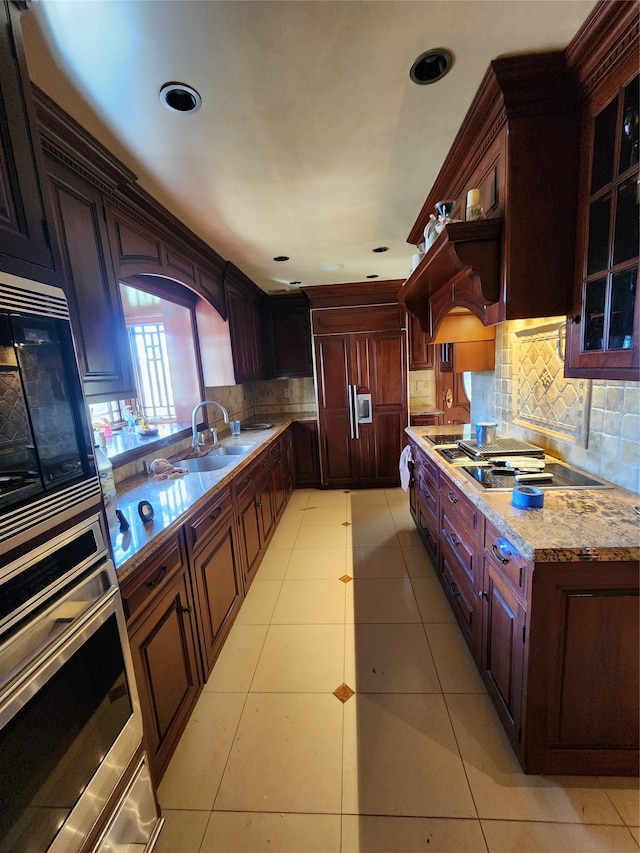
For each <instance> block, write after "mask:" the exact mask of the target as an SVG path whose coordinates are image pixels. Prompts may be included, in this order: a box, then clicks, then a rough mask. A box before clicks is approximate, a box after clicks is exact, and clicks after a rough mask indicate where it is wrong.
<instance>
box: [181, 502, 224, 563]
mask: <svg viewBox="0 0 640 853" xmlns="http://www.w3.org/2000/svg"><path fill="white" fill-rule="evenodd" d="M232 509H233V503H232V500H231V490H230V489H225V490H224V491H223V492H221V493H220V494H218V495H216V496H215V497H214V499H213V500H212V501H211V502H210V503H209V504H207V506H206V507H205V508H204V510H203V511H202V512H201V513H199V515H197V516H196V517H195V519H193V520H192V521H190V522H189V523H188V524H187V525H186V528H187V537H188V541H189V546H190V548H191V549H192V550H193V551H194V552H196V551H198V550H199V549H200V548H201V547H202V545H203V544H204V543H205V542H206V541H207V539H208V538H209V537H210V536H211V535H212V534H213V533H215V532H216V530H217V529H218V527H219V524H220V523H221V522H222V521H224V519H225V518H226V517H227V515H228V514H229V513H230V512H231V510H232Z"/></svg>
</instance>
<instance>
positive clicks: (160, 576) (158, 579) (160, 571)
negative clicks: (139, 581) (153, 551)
mask: <svg viewBox="0 0 640 853" xmlns="http://www.w3.org/2000/svg"><path fill="white" fill-rule="evenodd" d="M166 574H167V567H166V566H160V568H159V569H158V574H157V575H156V576H155V578H149V580H148V581H145V586H148V587H149V589H155V588H156V587H157V586H158V584H161V583H162V581H163V580H164V577H165V575H166Z"/></svg>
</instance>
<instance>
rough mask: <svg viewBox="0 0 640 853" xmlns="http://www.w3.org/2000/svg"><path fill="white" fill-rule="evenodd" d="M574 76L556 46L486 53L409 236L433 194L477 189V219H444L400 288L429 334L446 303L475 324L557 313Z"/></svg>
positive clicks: (566, 267) (568, 284) (575, 142)
mask: <svg viewBox="0 0 640 853" xmlns="http://www.w3.org/2000/svg"><path fill="white" fill-rule="evenodd" d="M579 143H580V136H579V98H578V86H577V83H576V81H575V79H574V77H573V75H572V73H571V72H570V70H569V69H568V68H567V62H566V57H565V53H564V51H554V52H549V53H541V54H531V55H525V56H511V57H502V58H499V59H496V60H494V61H493V62H492V63H491V65H490V67H489V69H488V71H487V73H486V74H485V77H484V79H483V81H482V83H481V85H480V88H479V90H478V92H477V94H476V96H475V98H474V100H473V102H472V104H471V107H470V108H469V111H468V113H467V115H466V117H465V119H464V121H463V123H462V126H461V128H460V130H459V132H458V134H457V136H456V138H455V140H454V142H453V145H452V147H451V150H450V151H449V153H448V155H447V157H446V159H445V161H444V164H443V166H442V168H441V170H440V172H439V174H438V177H437V178H436V181H435V183H434V185H433V188H432V189H431V191H430V192H429V195H428V196H427V199H426V201H425V203H424V206H423V208H422V210H421V212H420V215H419V216H418V219H417V220H416V222H415V224H414V226H413V228H412V230H411V233H410V234H409V237H408V238H407V239H408V242H409V243H412V244H413V245H415V246H418V245H420V244H421V243H422V242H423V239H424V238H423V233H424V228H425V226H426V225H427V223H428V222H429V215H430V213H432V212H435V204H436V202H437V201H439V200H440V199H445V198H446V199H457V204H456V207H455V209H454V211H453V214H452V218H454V219H459V220H461V219H462V218H463V217H464V205H465V200H466V193H467V191H468V190H469V189H472V188H478V189H479V190H480V199H481V204H482V206H483V208H484V211H485V215H486V217H487V218H485V219H482V220H476V221H472V222H462V221H460V222H453V223H451V224H449V225H447V226H446V227H445V228H444V229H443V231H442V232H441V233H440V234H439V235H438V237H437V239H436V240H435V242H434V243H433V244H432V245H431V246H430V247H429V248H428V250H427V252H426V254H425V256H424V258H423V259H422V260H421V262H420V263H419V265H418V266H417V267H416V269H415V270H414V271H413V272H412V273H411V275H410V276H409V278H408V279H407V281H406V282H405V284H404V285H403V287H402V288H401V290H400V293H399V294H398V299H399V300H400V301H401V302H402V303H403V304H404V305H405V306H406V308H407V310H408V311H410V312H411V313H413V314H415V315H416V316H417V317H418V318H419V321H420V325H421V328H422V329H423V331H424V332H425V333H426V335H427V336H428V338H429V340H431V341H433V339H434V337H435V335H436V333H437V330H438V327H439V325H440V323H441V322H442V319H443V318H444V317H445V316H446V315H447V314H448V313H449V311H450V310H451V309H452V308H453V307H454V306H463V307H465V308H468V309H469V310H470V311H472V312H473V313H474V314H475V315H476V316H477V317H478V318H479V319H480V321H481V322H482V323H483V324H484V325H493V324H496V323H499V322H501V321H503V320H513V319H523V318H527V317H541V316H543V317H544V316H551V315H554V316H555V315H559V314H565V313H567V311H568V308H569V305H570V298H571V289H572V285H573V273H574V263H575V260H574V253H575V227H576V201H577V180H578V174H577V168H578V155H579Z"/></svg>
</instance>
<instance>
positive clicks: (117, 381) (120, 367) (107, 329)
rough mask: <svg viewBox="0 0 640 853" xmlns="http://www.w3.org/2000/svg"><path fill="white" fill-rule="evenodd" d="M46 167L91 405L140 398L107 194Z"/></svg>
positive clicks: (52, 164) (51, 164)
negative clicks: (105, 200) (107, 213)
mask: <svg viewBox="0 0 640 853" xmlns="http://www.w3.org/2000/svg"><path fill="white" fill-rule="evenodd" d="M46 167H47V173H48V178H49V189H50V195H51V201H52V205H53V220H54V223H55V231H56V235H57V239H58V244H59V246H60V252H61V256H62V270H63V273H64V288H65V291H66V292H67V296H68V298H69V306H70V312H71V323H72V329H73V336H74V340H75V343H76V352H77V355H78V363H79V367H80V375H81V379H82V383H83V387H84V392H85V395H86V397H87V399H88V400H89V402H98V401H100V400H122V399H125V398H127V397H134V396H135V390H134V385H133V374H132V367H131V354H130V350H129V344H128V339H127V331H126V327H125V320H124V315H123V312H122V303H121V300H120V289H119V286H118V278H117V275H116V271H115V268H114V264H113V259H112V256H111V249H110V244H109V238H108V235H107V226H106V219H105V210H104V204H103V198H102V194H101V193H100V192H99V190H97V189H96V188H95V187H94V186H93V185H92V184H90V183H88V182H87V181H84V180H82V178H80V177H79V176H78V175H77V174H75V173H74V172H71V171H69V170H68V169H67V168H65V167H64V166H63V165H61V164H60V163H59V162H57V161H55V160H53V159H50V158H49V157H47V159H46Z"/></svg>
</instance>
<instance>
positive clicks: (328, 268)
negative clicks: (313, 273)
mask: <svg viewBox="0 0 640 853" xmlns="http://www.w3.org/2000/svg"><path fill="white" fill-rule="evenodd" d="M343 266H344V264H322V265H321V266H320V269H321V270H322V271H323V272H336V270H341V269H342V267H343Z"/></svg>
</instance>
